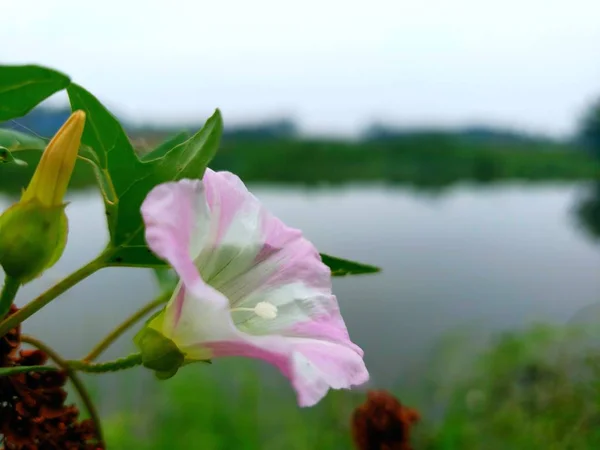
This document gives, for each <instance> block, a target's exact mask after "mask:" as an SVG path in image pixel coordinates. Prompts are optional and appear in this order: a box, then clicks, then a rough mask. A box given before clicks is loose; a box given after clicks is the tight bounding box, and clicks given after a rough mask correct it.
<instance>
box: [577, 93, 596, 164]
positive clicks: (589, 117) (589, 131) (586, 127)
mask: <svg viewBox="0 0 600 450" xmlns="http://www.w3.org/2000/svg"><path fill="white" fill-rule="evenodd" d="M579 135H580V138H581V140H582V141H583V144H584V145H585V147H586V148H587V149H589V151H590V152H591V153H592V154H593V155H594V156H595V157H597V158H599V159H600V98H598V99H597V100H595V101H594V102H593V103H592V104H591V105H590V106H589V107H588V109H587V111H586V112H585V114H584V115H583V118H582V120H581V124H580V126H579Z"/></svg>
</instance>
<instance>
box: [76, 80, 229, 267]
mask: <svg viewBox="0 0 600 450" xmlns="http://www.w3.org/2000/svg"><path fill="white" fill-rule="evenodd" d="M67 92H68V94H69V99H70V101H71V108H72V109H73V111H75V110H78V109H81V110H83V111H85V113H86V125H85V129H84V132H83V137H82V142H83V144H84V145H85V146H87V149H85V153H84V155H85V156H86V157H87V159H88V160H89V161H90V162H92V163H93V165H94V166H95V170H96V175H97V177H98V179H99V181H100V186H101V189H102V191H103V194H104V200H105V202H104V203H105V208H106V216H107V220H108V228H109V231H110V240H111V241H110V248H111V249H112V252H111V253H112V257H111V258H110V261H109V264H111V265H124V266H141V267H160V266H164V265H165V263H164V262H163V261H161V260H159V259H158V258H156V257H155V256H154V254H153V253H152V252H151V251H150V250H149V249H148V247H147V246H146V242H145V239H144V234H143V220H142V217H141V213H140V207H141V204H142V202H143V201H144V199H145V198H146V195H147V194H148V192H150V190H151V189H152V188H153V187H154V186H156V185H158V184H161V183H165V182H168V181H174V180H180V179H182V178H202V175H203V174H204V170H205V169H206V166H207V165H208V163H209V162H210V160H211V159H212V157H213V156H214V154H215V153H216V151H217V148H218V146H219V141H220V138H221V134H222V132H223V122H222V119H221V114H220V112H219V111H218V110H217V111H215V113H214V114H213V115H212V117H210V118H209V119H208V120H207V121H206V124H205V125H204V127H203V128H202V129H201V130H200V131H199V132H198V133H196V134H195V135H193V136H192V137H190V138H189V139H187V140H186V141H184V142H180V140H181V139H178V140H173V141H172V142H171V144H176V145H174V147H172V148H170V149H168V148H164V147H163V148H160V150H159V152H158V153H155V155H154V156H155V157H153V158H150V159H148V158H144V160H141V159H139V158H138V156H137V155H136V153H135V151H134V149H133V146H132V144H131V142H130V141H129V138H128V137H127V135H126V134H125V131H124V130H123V128H122V126H121V124H120V123H119V121H118V120H117V119H116V118H115V117H114V116H113V115H112V114H111V113H110V112H109V111H108V110H107V109H106V108H105V107H104V106H103V105H102V104H101V103H100V102H99V101H98V100H97V99H96V98H95V97H94V96H93V95H92V94H90V93H89V92H87V91H86V90H85V89H84V88H82V87H81V86H78V85H76V84H71V85H70V86H69V88H68V89H67ZM153 153H154V152H153Z"/></svg>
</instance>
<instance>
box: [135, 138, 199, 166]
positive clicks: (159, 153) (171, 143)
mask: <svg viewBox="0 0 600 450" xmlns="http://www.w3.org/2000/svg"><path fill="white" fill-rule="evenodd" d="M189 137H190V135H189V133H186V132H181V133H179V134H176V135H175V136H173V137H170V138H169V139H167V140H166V141H165V142H163V143H162V144H160V145H159V146H158V147H156V148H155V149H154V150H152V151H151V152H149V153H146V154H145V155H144V156H142V157H141V158H140V159H141V160H142V161H152V160H154V159H159V158H162V157H163V156H165V155H166V154H167V152H168V151H169V150H171V149H172V148H173V147H176V146H177V145H179V144H183V143H184V142H185V141H187V140H188V139H189Z"/></svg>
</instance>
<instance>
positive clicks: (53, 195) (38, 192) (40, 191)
mask: <svg viewBox="0 0 600 450" xmlns="http://www.w3.org/2000/svg"><path fill="white" fill-rule="evenodd" d="M84 125H85V113H84V112H83V111H75V112H74V113H73V114H71V117H69V119H68V120H67V121H66V122H65V124H64V125H63V126H62V127H61V128H60V130H58V132H57V133H56V135H55V136H54V137H53V138H52V140H51V141H50V143H49V144H48V147H46V150H44V153H43V154H42V158H41V159H40V162H39V164H38V166H37V169H36V170H35V173H34V174H33V177H32V178H31V181H30V182H29V186H27V189H26V190H25V192H23V196H22V197H21V202H28V201H32V200H37V201H38V202H39V203H41V204H42V205H43V206H50V207H51V206H58V205H61V204H62V203H63V197H64V196H65V193H66V192H67V187H68V186H69V181H70V180H71V175H72V173H73V169H74V168H75V161H76V160H77V153H78V152H79V146H80V144H81V135H82V134H83V128H84Z"/></svg>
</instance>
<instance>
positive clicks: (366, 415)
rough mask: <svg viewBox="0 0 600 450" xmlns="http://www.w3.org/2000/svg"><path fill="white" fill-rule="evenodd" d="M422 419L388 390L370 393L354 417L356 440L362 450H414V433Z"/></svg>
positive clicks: (353, 430)
mask: <svg viewBox="0 0 600 450" xmlns="http://www.w3.org/2000/svg"><path fill="white" fill-rule="evenodd" d="M419 419H420V416H419V413H418V412H417V411H415V410H413V409H410V408H407V407H406V406H403V405H402V404H401V403H400V402H399V401H398V400H397V399H396V398H395V397H394V396H392V395H391V394H390V393H388V392H387V391H383V390H382V391H369V393H368V394H367V401H366V402H365V403H363V404H362V405H361V406H359V407H358V408H356V410H355V411H354V414H353V416H352V437H353V439H354V443H355V445H356V448H357V449H358V450H413V448H412V447H411V445H410V431H411V427H412V426H413V425H414V424H415V423H416V422H418V421H419Z"/></svg>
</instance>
